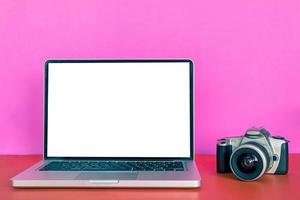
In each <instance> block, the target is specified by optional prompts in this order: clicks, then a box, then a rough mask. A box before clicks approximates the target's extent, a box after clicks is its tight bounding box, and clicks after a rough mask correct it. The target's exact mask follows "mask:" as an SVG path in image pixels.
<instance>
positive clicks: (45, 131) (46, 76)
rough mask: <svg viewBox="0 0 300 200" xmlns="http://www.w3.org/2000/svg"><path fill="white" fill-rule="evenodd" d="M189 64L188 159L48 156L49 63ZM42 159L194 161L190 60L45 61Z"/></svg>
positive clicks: (191, 66)
mask: <svg viewBox="0 0 300 200" xmlns="http://www.w3.org/2000/svg"><path fill="white" fill-rule="evenodd" d="M145 62H147V63H162V62H163V63H164V62H165V63H168V62H177V63H178V62H188V63H189V87H190V88H189V98H190V100H189V103H190V105H189V108H190V155H189V157H53V156H48V152H47V145H48V141H47V139H48V80H49V64H51V63H145ZM44 70H45V71H44V159H45V160H46V159H55V160H67V159H70V160H193V159H194V77H193V76H194V73H193V62H192V60H190V59H116V60H107V59H105V60H47V61H46V62H45V68H44Z"/></svg>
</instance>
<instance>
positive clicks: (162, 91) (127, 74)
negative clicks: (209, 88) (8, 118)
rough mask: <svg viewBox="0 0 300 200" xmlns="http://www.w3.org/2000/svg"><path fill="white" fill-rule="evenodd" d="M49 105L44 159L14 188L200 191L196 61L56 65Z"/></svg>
mask: <svg viewBox="0 0 300 200" xmlns="http://www.w3.org/2000/svg"><path fill="white" fill-rule="evenodd" d="M44 102H45V103H44V159H43V160H42V161H40V162H38V163H36V164H35V165H33V166H31V167H30V168H28V169H27V170H25V171H23V172H21V173H20V174H18V175H16V176H15V177H13V178H12V179H11V183H12V186H13V187H23V188H32V187H107V188H115V187H117V188H120V187H125V188H129V187H135V188H148V187H156V188H195V187H199V186H200V183H201V178H200V175H199V172H198V170H197V166H196V164H195V161H194V112H193V110H194V105H193V104H194V100H193V63H192V61H191V60H187V59H164V60H48V61H47V62H46V63H45V98H44Z"/></svg>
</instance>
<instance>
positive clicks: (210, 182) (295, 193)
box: [0, 154, 300, 200]
mask: <svg viewBox="0 0 300 200" xmlns="http://www.w3.org/2000/svg"><path fill="white" fill-rule="evenodd" d="M41 158H42V157H41V156H40V155H30V156H0V200H9V199H30V200H34V199H41V200H47V199H62V200H68V199H72V200H74V199H86V200H90V199H101V200H102V199H117V200H121V199H133V200H135V199H177V200H182V199H184V200H189V199H202V200H204V199H216V200H217V199H218V200H225V199H230V200H234V199H243V200H247V199H249V200H250V199H251V200H259V199H269V200H274V199H287V200H293V199H295V200H300V154H291V155H290V157H289V158H290V162H289V164H290V167H289V174H288V175H264V176H263V177H262V178H261V179H260V180H258V181H255V182H241V181H238V180H237V179H235V178H234V176H233V175H232V174H226V175H221V174H216V170H215V168H216V167H215V166H216V163H215V156H213V155H197V156H196V161H197V165H198V169H199V170H200V173H201V176H202V187H201V188H199V189H14V188H12V187H11V186H10V181H9V179H10V178H11V177H13V176H14V175H16V174H17V173H19V172H21V171H22V170H25V169H26V168H27V167H29V166H30V165H32V164H34V163H36V162H37V161H39V160H41Z"/></svg>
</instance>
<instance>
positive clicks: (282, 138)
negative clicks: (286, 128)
mask: <svg viewBox="0 0 300 200" xmlns="http://www.w3.org/2000/svg"><path fill="white" fill-rule="evenodd" d="M272 138H274V139H279V140H284V137H283V136H280V135H277V136H272Z"/></svg>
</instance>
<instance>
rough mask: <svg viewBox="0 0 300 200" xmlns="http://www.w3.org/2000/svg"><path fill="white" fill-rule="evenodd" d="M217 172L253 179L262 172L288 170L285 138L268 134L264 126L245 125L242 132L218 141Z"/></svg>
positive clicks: (281, 172) (248, 179)
mask: <svg viewBox="0 0 300 200" xmlns="http://www.w3.org/2000/svg"><path fill="white" fill-rule="evenodd" d="M217 172H218V173H227V172H233V174H234V175H235V176H236V177H237V178H238V179H240V180H243V181H252V180H256V179H258V178H260V177H261V176H262V175H263V174H264V173H268V174H287V172H288V141H287V140H286V139H285V138H284V137H282V136H271V135H270V133H269V132H268V131H267V130H266V129H264V128H251V129H248V130H247V131H246V133H245V135H244V136H239V137H226V138H222V139H220V140H218V143H217Z"/></svg>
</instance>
